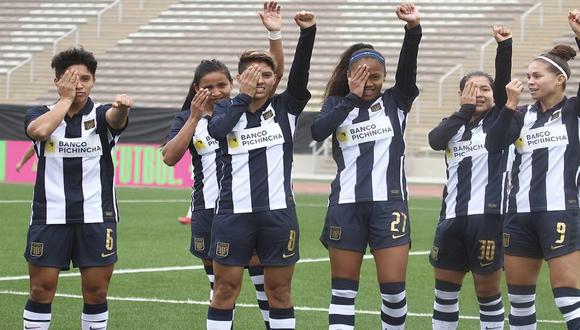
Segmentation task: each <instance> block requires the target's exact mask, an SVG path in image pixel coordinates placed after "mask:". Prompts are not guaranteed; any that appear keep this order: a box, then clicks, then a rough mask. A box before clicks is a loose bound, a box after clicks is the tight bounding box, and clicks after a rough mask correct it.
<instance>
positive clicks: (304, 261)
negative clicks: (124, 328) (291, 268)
mask: <svg viewBox="0 0 580 330" xmlns="http://www.w3.org/2000/svg"><path fill="white" fill-rule="evenodd" d="M428 254H429V251H412V252H409V255H411V256H424V255H428ZM372 258H373V256H372V255H368V254H367V255H365V256H364V257H363V259H365V260H368V259H372ZM327 261H330V259H329V258H310V259H300V260H299V261H298V263H299V264H308V263H313V262H327ZM198 269H203V266H202V265H195V266H174V267H154V268H130V269H115V270H114V271H113V274H115V275H122V274H139V273H160V272H172V271H180V270H198ZM79 276H81V273H79V272H74V273H61V274H60V275H59V277H79ZM22 280H28V275H19V276H4V277H0V282H2V281H22Z"/></svg>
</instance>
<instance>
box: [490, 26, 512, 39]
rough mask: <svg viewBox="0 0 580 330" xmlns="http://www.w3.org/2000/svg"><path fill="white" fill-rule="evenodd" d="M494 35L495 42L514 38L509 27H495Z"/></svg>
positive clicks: (493, 29)
mask: <svg viewBox="0 0 580 330" xmlns="http://www.w3.org/2000/svg"><path fill="white" fill-rule="evenodd" d="M492 34H493V37H494V38H495V41H497V42H502V41H504V40H507V39H510V38H511V37H512V30H510V28H508V27H507V26H503V25H494V26H493V28H492Z"/></svg>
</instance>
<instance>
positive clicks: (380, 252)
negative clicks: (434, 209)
mask: <svg viewBox="0 0 580 330" xmlns="http://www.w3.org/2000/svg"><path fill="white" fill-rule="evenodd" d="M395 13H396V14H397V17H398V18H399V19H401V20H403V21H405V22H407V25H406V26H405V31H406V32H405V39H404V41H403V45H402V48H401V53H400V56H399V64H398V67H397V73H396V76H395V78H396V83H395V86H393V87H392V88H390V89H387V90H386V91H385V92H381V90H382V87H383V81H384V79H385V74H386V70H385V59H384V57H383V55H381V54H380V53H379V52H378V51H376V50H374V49H372V48H370V47H369V48H363V49H359V50H356V51H354V53H353V52H352V51H353V50H354V49H357V48H358V47H360V46H361V45H355V46H353V47H351V48H349V49H348V50H347V52H345V53H343V54H342V56H341V60H340V62H339V65H338V66H337V67H336V68H335V69H334V73H333V75H332V78H331V80H330V81H329V82H328V85H327V87H326V92H325V97H326V99H325V101H324V104H323V106H322V111H321V113H320V114H319V115H318V117H317V118H316V119H315V121H314V123H313V124H312V127H311V130H312V137H313V138H314V140H316V141H323V140H324V139H326V138H327V137H328V136H330V135H332V149H333V157H334V160H335V161H336V164H337V166H338V173H337V176H336V179H335V180H334V181H333V182H332V185H331V193H330V197H329V207H328V211H327V214H326V222H325V224H324V229H323V231H322V235H321V238H320V239H321V241H322V242H323V244H324V245H325V246H326V247H328V252H329V255H330V263H331V272H332V300H331V304H330V308H329V328H330V329H352V328H353V327H354V314H355V313H354V300H355V297H356V293H357V290H358V282H359V277H360V267H361V262H362V259H363V255H364V253H365V250H366V246H367V244H368V245H369V246H370V248H371V252H372V253H373V256H374V258H375V263H376V267H377V276H378V281H379V284H380V290H381V296H382V301H383V305H382V308H381V319H382V325H383V328H384V329H386V328H388V329H403V328H404V326H405V319H406V315H407V304H406V297H405V274H406V269H407V258H408V253H409V244H410V237H409V228H410V227H409V219H408V214H409V212H408V207H407V189H406V180H405V174H404V149H405V143H404V140H403V133H404V130H405V126H406V118H407V114H408V112H409V110H410V109H411V105H412V103H413V100H414V99H415V97H417V95H418V94H419V90H418V88H417V86H416V85H415V82H416V75H417V52H418V48H419V42H420V40H421V26H420V24H419V22H420V15H419V10H418V8H416V7H415V6H414V5H413V4H402V5H400V6H397V7H396V8H395Z"/></svg>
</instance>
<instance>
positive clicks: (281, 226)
mask: <svg viewBox="0 0 580 330" xmlns="http://www.w3.org/2000/svg"><path fill="white" fill-rule="evenodd" d="M299 238H300V233H299V228H298V219H297V217H296V209H295V207H294V206H292V207H289V208H286V209H280V210H273V211H259V212H252V213H239V214H216V215H214V218H213V224H212V228H211V246H210V251H209V256H210V258H211V259H213V260H215V261H217V262H219V263H221V264H225V265H231V266H240V267H244V266H246V265H248V264H249V262H250V258H251V257H252V255H254V251H255V254H257V255H258V257H259V258H260V263H261V264H262V266H266V267H267V266H288V265H293V264H295V263H296V262H297V261H298V259H300V255H299V252H298V250H299V244H298V243H299Z"/></svg>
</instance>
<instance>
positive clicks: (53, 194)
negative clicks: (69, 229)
mask: <svg viewBox="0 0 580 330" xmlns="http://www.w3.org/2000/svg"><path fill="white" fill-rule="evenodd" d="M45 161H46V165H45V170H44V171H45V173H47V172H50V174H45V176H44V189H45V194H46V222H47V223H50V224H64V223H66V208H65V207H64V205H66V199H65V195H64V189H63V187H64V170H63V164H62V162H63V159H62V158H48V157H47V158H45Z"/></svg>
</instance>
